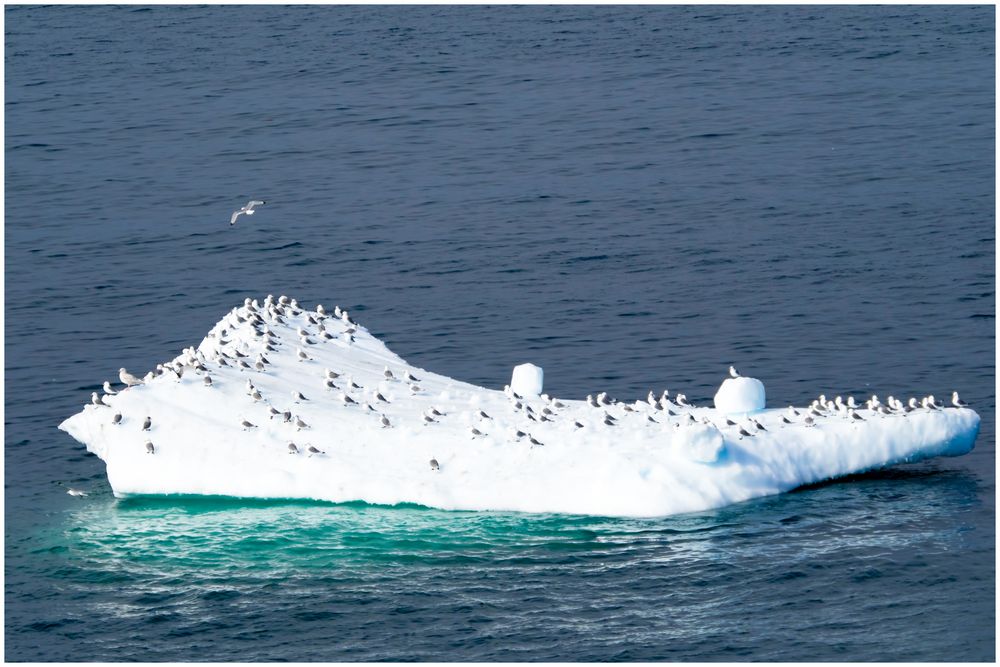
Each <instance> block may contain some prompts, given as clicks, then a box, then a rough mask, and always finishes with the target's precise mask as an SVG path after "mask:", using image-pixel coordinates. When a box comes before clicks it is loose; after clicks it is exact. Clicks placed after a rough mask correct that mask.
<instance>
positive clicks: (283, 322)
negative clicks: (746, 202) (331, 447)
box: [91, 200, 966, 472]
mask: <svg viewBox="0 0 1000 667" xmlns="http://www.w3.org/2000/svg"><path fill="white" fill-rule="evenodd" d="M261 204H263V202H260V201H256V200H254V201H251V202H249V203H248V204H247V206H246V207H244V209H246V210H241V211H237V212H236V213H234V217H233V219H234V220H235V219H236V216H237V214H239V213H241V212H242V213H247V214H251V213H252V212H253V206H254V205H261ZM358 331H359V325H358V324H357V323H356V322H355V321H354V320H353V319H352V318H351V316H350V314H349V313H348V312H347V311H346V310H342V309H341V308H340V307H339V306H338V307H336V308H334V310H333V312H332V313H328V312H327V311H326V310H325V309H324V307H323V306H322V305H319V306H317V307H316V308H315V309H314V310H307V309H305V308H304V307H302V306H300V305H299V303H298V302H297V301H296V300H295V299H290V298H288V297H287V296H280V297H278V298H277V299H275V298H274V297H273V295H268V296H267V298H265V299H264V300H263V302H262V303H258V302H257V301H256V300H254V299H249V298H247V299H245V301H244V303H243V307H242V308H234V309H233V310H232V311H230V313H229V314H228V315H227V316H226V317H225V318H223V321H222V322H220V323H219V325H217V326H216V327H215V328H214V329H213V331H212V332H210V333H209V334H208V336H207V337H206V342H207V343H208V344H207V345H206V344H204V343H203V344H202V346H201V347H200V348H198V349H195V348H194V347H191V348H186V349H185V350H184V351H183V352H182V354H181V355H180V356H178V357H177V358H176V359H174V360H173V361H171V362H169V363H166V364H159V365H157V367H156V369H155V370H154V371H150V372H149V373H147V374H146V375H145V376H144V377H142V378H139V377H137V376H135V375H133V374H131V373H129V372H128V371H127V370H126V369H125V368H121V369H120V370H119V373H118V378H119V380H120V381H121V384H122V385H124V387H122V388H115V387H113V386H112V385H111V383H110V382H104V383H103V386H102V388H103V395H102V394H101V393H98V392H93V393H92V394H91V405H92V408H93V409H98V410H108V411H109V423H110V424H111V425H112V426H114V427H116V428H128V424H129V423H130V422H131V420H132V418H133V417H134V418H135V422H134V423H136V424H141V427H140V428H139V429H138V430H139V432H140V433H141V434H142V435H143V436H145V437H144V438H143V437H138V436H137V438H136V439H137V440H138V441H139V442H142V443H143V445H142V446H143V447H144V451H145V453H146V454H149V455H156V454H157V451H158V450H157V447H156V445H154V443H153V438H155V433H156V426H155V422H154V420H153V416H152V415H125V414H123V413H122V412H121V411H116V410H115V409H114V405H115V403H116V402H118V400H119V399H120V398H121V397H122V395H123V394H125V393H126V392H128V391H129V390H130V389H132V388H134V387H137V386H141V385H143V384H146V383H149V382H153V381H157V380H161V379H172V380H174V381H180V380H181V379H182V378H183V377H187V376H189V375H190V374H194V375H196V376H199V377H200V378H201V380H200V382H199V383H198V384H199V385H201V386H202V387H204V390H205V391H215V390H217V388H218V387H219V386H222V385H223V384H226V385H228V383H230V382H231V378H232V377H233V374H234V373H236V372H238V373H240V374H243V375H245V376H246V379H245V382H244V383H243V384H244V393H245V395H246V399H245V400H246V403H245V405H243V406H241V407H240V408H239V410H240V416H239V421H238V422H237V423H234V424H233V427H237V426H238V427H239V428H240V429H241V430H242V431H245V432H253V431H258V430H260V428H261V423H260V421H261V419H265V420H266V421H267V422H268V423H269V424H271V425H270V426H269V429H271V430H272V431H273V430H274V428H284V429H287V434H288V436H290V437H292V438H293V437H294V436H295V434H298V433H302V432H306V433H309V432H312V425H311V424H310V420H311V419H312V417H310V416H309V415H310V414H314V412H312V411H319V410H322V409H323V408H322V405H323V403H324V402H325V403H326V404H327V405H329V403H328V401H329V399H327V400H326V401H319V402H317V401H316V400H315V397H314V396H313V393H314V391H315V392H321V393H323V394H324V395H329V396H330V397H331V398H332V399H333V400H334V401H336V402H337V403H339V404H340V405H341V406H342V408H343V409H346V410H351V411H352V412H353V413H354V414H355V415H356V418H357V419H359V420H360V421H361V423H368V424H371V428H373V429H379V430H381V429H394V428H400V427H417V428H421V429H434V428H437V427H439V425H441V424H449V425H451V426H452V427H454V426H456V424H458V425H459V426H461V428H464V429H466V432H467V434H468V437H469V438H470V440H480V439H485V438H491V437H492V438H501V439H503V440H505V441H513V442H524V443H526V444H528V445H530V447H532V448H534V447H544V446H545V442H544V441H543V439H542V437H543V436H544V437H546V438H549V437H562V436H561V435H560V433H559V431H558V429H560V428H564V429H565V430H566V431H568V432H573V431H581V430H584V431H587V430H592V429H612V430H613V429H619V428H621V426H622V424H625V423H629V424H632V425H635V424H640V425H644V426H645V427H648V428H669V427H672V428H674V429H680V428H683V427H685V426H694V425H698V424H704V425H709V426H712V427H714V428H716V429H718V430H719V431H720V432H722V433H724V434H728V436H729V437H731V438H734V439H743V438H751V437H759V436H760V435H761V434H763V433H767V432H770V431H776V430H780V429H782V428H789V427H793V426H796V425H800V426H804V427H808V428H813V427H816V426H820V425H821V424H823V423H828V422H829V421H830V420H842V421H847V422H849V423H854V424H858V423H860V422H865V421H869V420H873V419H880V418H894V417H901V418H905V417H906V416H907V415H909V414H911V413H913V412H914V411H934V410H941V409H943V408H944V407H946V406H945V405H944V404H943V403H941V402H939V401H938V400H937V399H936V398H935V397H934V396H932V395H931V396H926V397H923V398H921V399H917V398H910V399H908V400H907V401H906V402H903V401H901V400H898V399H896V398H895V397H893V396H889V397H887V398H886V399H885V401H884V402H883V401H882V400H880V399H879V397H878V396H876V395H873V396H871V397H870V398H869V399H868V400H866V401H865V402H864V403H858V402H856V401H855V399H854V397H853V396H848V397H847V398H846V399H844V398H843V397H841V396H836V397H834V398H833V400H828V399H827V398H826V396H825V395H821V396H819V397H818V398H817V399H816V400H814V401H812V403H811V404H810V405H809V407H807V408H802V409H798V408H795V407H793V406H789V408H788V410H787V411H786V412H784V413H781V411H768V412H767V413H762V414H759V415H757V416H753V415H743V416H740V417H735V416H729V417H727V416H725V415H721V414H720V413H718V412H717V411H715V410H710V409H707V408H703V407H698V406H696V405H694V404H693V403H692V402H691V401H689V400H688V399H687V397H686V396H685V395H684V394H683V393H674V394H673V395H671V393H670V391H668V390H666V389H665V390H663V391H662V392H661V393H660V394H659V395H657V394H655V393H654V392H653V391H650V392H649V393H648V394H647V396H646V398H645V399H644V400H636V401H632V402H622V401H619V400H617V399H615V398H613V397H611V396H609V395H608V393H607V392H600V393H597V394H590V395H588V396H587V397H586V399H585V400H584V401H583V402H582V404H583V405H586V406H588V407H587V408H584V407H582V405H581V403H579V402H576V401H572V402H570V401H565V402H564V401H562V400H559V399H556V398H554V397H550V396H548V395H547V394H542V395H541V396H533V397H527V396H521V395H519V394H518V393H516V392H515V391H514V390H512V389H511V387H510V386H506V387H504V390H503V395H504V397H505V399H506V406H505V407H504V408H503V410H502V413H501V414H496V410H497V407H496V405H497V404H494V407H491V408H490V410H491V411H492V412H494V414H490V413H489V412H487V411H486V410H484V409H480V408H476V409H474V410H472V411H464V410H461V409H457V410H453V409H450V408H449V409H446V408H445V407H442V405H439V404H436V403H434V402H433V397H432V396H431V392H430V391H429V390H428V389H425V388H424V387H423V386H422V384H421V383H423V382H425V380H424V379H423V378H421V377H418V376H417V375H415V374H414V371H413V370H412V369H410V368H390V367H389V366H388V365H385V366H384V368H383V370H382V372H381V374H380V376H377V377H375V378H374V381H371V380H367V379H365V380H362V379H360V377H358V376H356V375H355V374H353V373H357V372H358V371H356V370H355V371H353V373H352V370H351V369H349V368H335V369H331V368H323V369H322V370H320V369H319V368H317V369H316V370H315V371H310V370H308V369H306V370H305V371H304V372H303V373H302V376H305V377H308V376H310V375H313V376H314V377H315V385H314V390H310V389H309V388H308V387H306V388H303V389H295V390H293V391H291V392H290V393H288V394H285V395H278V394H276V393H275V392H274V391H272V390H265V389H264V387H263V386H260V385H259V384H258V383H255V382H254V380H255V379H256V378H257V377H259V376H269V375H272V376H273V377H276V376H274V375H273V374H272V371H271V368H272V366H273V363H274V360H275V359H277V358H281V357H287V358H288V359H290V360H292V359H294V363H293V365H296V366H297V365H298V364H299V363H301V364H304V365H306V366H309V365H317V366H318V364H316V362H315V357H316V356H323V355H318V354H316V353H311V351H313V350H319V349H320V347H321V346H323V345H325V344H330V343H331V342H332V343H334V344H336V345H338V346H341V347H342V348H347V349H350V347H351V345H352V344H353V343H354V342H355V340H356V334H358ZM366 333H367V332H366ZM213 373H214V374H215V376H214V377H213ZM362 374H363V375H366V376H367V375H369V374H371V373H370V371H364V372H363V373H362ZM729 375H730V377H732V378H738V377H741V376H740V374H739V372H738V371H737V370H736V369H735V368H734V367H732V366H731V367H730V368H729ZM220 378H221V379H220ZM261 384H267V383H264V382H261ZM400 401H401V402H403V403H404V404H408V405H409V406H411V407H412V406H413V405H417V404H426V405H427V408H426V409H425V410H422V411H421V412H420V413H419V422H416V423H413V421H412V419H414V417H413V416H409V417H408V416H406V413H403V414H396V413H393V411H392V410H393V408H392V406H393V404H394V403H396V402H400ZM951 405H952V406H954V407H966V403H964V402H962V401H961V400H960V398H959V396H958V393H957V392H955V393H953V395H952V399H951ZM261 406H264V408H266V413H264V414H261V417H256V416H254V415H255V414H260V412H259V411H260V409H261ZM311 406H315V407H311ZM588 410H589V411H588ZM303 411H305V413H303ZM358 415H360V417H357V416H358ZM394 415H395V416H394ZM494 415H496V416H497V417H499V419H496V418H495V417H494ZM133 428H134V427H133ZM335 435H336V434H333V433H314V437H316V438H325V439H327V440H329V439H330V438H333V437H334V436H335ZM292 438H289V439H288V441H287V442H286V445H285V448H284V451H286V452H287V453H288V455H292V456H298V455H302V454H304V455H305V456H308V457H313V456H325V455H326V451H325V450H324V449H320V448H319V447H317V446H315V445H314V444H311V443H308V442H306V443H301V442H295V440H294V439H292ZM429 467H430V469H431V470H432V471H434V472H439V471H441V469H442V466H441V464H440V462H439V461H438V460H437V459H436V458H432V459H431V460H430V462H429Z"/></svg>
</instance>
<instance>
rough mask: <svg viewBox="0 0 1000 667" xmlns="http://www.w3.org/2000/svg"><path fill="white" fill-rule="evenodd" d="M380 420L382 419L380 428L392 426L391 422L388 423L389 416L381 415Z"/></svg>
mask: <svg viewBox="0 0 1000 667" xmlns="http://www.w3.org/2000/svg"><path fill="white" fill-rule="evenodd" d="M381 421H382V428H390V427H391V426H392V424H390V423H389V418H388V417H386V416H385V415H382V420H381Z"/></svg>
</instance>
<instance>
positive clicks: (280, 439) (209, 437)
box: [59, 297, 979, 516]
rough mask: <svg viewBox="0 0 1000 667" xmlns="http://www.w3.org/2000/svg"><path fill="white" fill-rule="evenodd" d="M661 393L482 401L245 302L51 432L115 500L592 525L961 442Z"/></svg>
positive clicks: (723, 395) (905, 425) (939, 452)
mask: <svg viewBox="0 0 1000 667" xmlns="http://www.w3.org/2000/svg"><path fill="white" fill-rule="evenodd" d="M523 372H524V371H522V373H523ZM122 377H123V381H124V379H129V381H132V380H137V379H136V378H128V376H127V375H126V374H124V373H123V375H122ZM740 380H744V379H743V378H740ZM515 384H516V386H519V387H525V386H527V387H538V388H540V386H541V369H537V382H536V381H535V379H533V377H531V376H528V377H527V379H525V378H524V377H523V376H522V377H521V378H520V379H518V380H517V382H516V383H515ZM757 385H759V388H758V386H757ZM744 386H745V387H748V389H746V390H745V391H744V390H741V389H740V387H744ZM105 387H106V388H107V385H105ZM723 389H724V390H725V391H720V395H719V396H717V400H718V401H720V403H719V405H720V406H722V407H723V408H725V407H726V406H727V405H728V406H733V405H738V406H741V407H740V408H739V409H744V410H745V409H747V407H748V406H752V405H754V404H755V402H756V401H760V402H762V401H763V397H764V389H763V385H762V384H760V383H759V382H756V381H753V382H736V381H731V382H729V384H728V385H724V386H723ZM758 390H759V395H758V393H757V392H758ZM741 392H743V393H741ZM677 398H678V397H673V396H667V397H662V396H661V397H656V396H653V395H652V394H651V395H650V396H649V397H647V399H646V400H640V401H635V402H631V403H625V402H618V401H611V400H610V399H608V398H606V397H604V396H603V395H602V396H600V397H599V398H595V397H588V399H589V400H587V401H580V400H568V399H555V398H551V397H548V396H546V395H544V394H542V395H541V396H537V395H534V396H528V395H525V396H520V395H517V394H514V392H513V390H511V389H509V388H508V389H506V390H505V391H498V390H491V389H485V388H483V387H477V386H475V385H471V384H468V383H464V382H460V381H458V380H453V379H451V378H448V377H445V376H442V375H437V374H435V373H431V372H428V371H426V370H424V369H418V368H415V367H413V366H410V365H409V364H407V363H406V362H405V361H404V360H403V359H401V358H399V357H398V356H396V355H395V354H393V353H392V352H391V351H390V350H389V349H388V348H387V347H386V346H385V345H384V344H383V343H382V342H381V341H380V340H378V339H376V338H375V337H373V336H372V335H371V334H370V333H369V332H368V330H367V329H365V327H363V326H361V325H359V324H357V323H355V322H353V321H352V320H351V319H350V317H349V316H348V314H347V313H346V312H341V311H340V310H339V308H338V309H336V310H335V311H334V312H331V313H326V312H325V311H324V309H323V308H322V306H318V307H317V309H316V310H314V311H308V310H305V309H304V308H303V307H301V306H299V304H298V303H296V302H295V301H294V300H289V299H287V298H285V297H281V299H278V300H275V299H272V298H271V297H268V298H267V299H265V300H264V302H263V303H262V304H258V303H257V302H256V301H251V300H250V299H247V300H246V302H245V303H244V305H243V306H242V307H239V308H235V309H233V310H232V311H231V312H229V313H227V315H226V316H225V317H223V318H222V320H221V321H220V322H219V323H218V324H216V325H215V327H214V328H213V329H212V330H211V331H210V332H209V333H208V335H207V336H206V337H205V339H204V340H203V341H202V342H201V344H200V345H199V346H198V347H197V348H189V349H187V350H185V351H183V352H182V354H181V355H179V356H178V357H176V358H175V359H174V360H172V361H171V362H168V363H166V364H163V365H162V366H160V367H158V369H157V371H154V372H151V373H149V374H147V375H146V377H145V379H144V380H143V381H142V382H141V384H136V385H134V386H131V387H128V388H122V389H119V390H118V391H117V393H114V394H107V393H105V394H104V395H103V396H101V395H96V394H95V395H94V397H93V399H92V403H91V404H90V405H87V406H86V407H85V408H84V409H83V410H82V411H81V412H79V413H77V414H76V415H73V416H72V417H70V418H69V419H67V420H66V421H64V422H63V423H62V424H60V426H59V428H60V429H62V430H64V431H66V432H67V433H69V434H70V435H72V436H73V437H74V438H76V439H77V440H79V441H80V442H82V443H84V444H85V445H86V447H87V449H88V450H89V451H91V452H93V453H94V454H96V455H97V456H99V457H100V458H101V459H102V460H103V461H104V462H105V463H106V465H107V473H108V481H109V482H110V484H111V487H112V489H113V491H114V493H115V495H116V496H119V497H123V496H131V495H161V494H185V495H188V494H195V495H225V496H236V497H248V498H251V497H252V498H303V499H316V500H327V501H334V502H343V501H354V500H362V501H367V502H370V503H377V504H389V505H391V504H397V503H404V502H405V503H417V504H420V505H427V506H430V507H437V508H442V509H464V510H515V511H526V512H561V513H571V514H597V515H609V516H662V515H669V514H676V513H681V512H691V511H699V510H705V509H711V508H715V507H720V506H723V505H727V504H730V503H735V502H740V501H743V500H748V499H750V498H755V497H759V496H765V495H770V494H775V493H780V492H783V491H788V490H791V489H793V488H795V487H798V486H801V485H804V484H810V483H814V482H818V481H822V480H825V479H830V478H834V477H839V476H842V475H847V474H851V473H857V472H862V471H866V470H871V469H874V468H879V467H884V466H890V465H894V464H897V463H902V462H908V461H916V460H920V459H924V458H928V457H933V456H958V455H961V454H965V453H967V452H969V451H970V450H971V449H972V447H973V444H974V442H975V438H976V435H977V434H978V432H979V416H978V415H977V414H976V413H975V412H973V411H972V410H970V409H967V408H935V407H919V406H918V407H916V409H907V410H903V409H899V410H885V408H882V409H881V410H882V411H881V412H880V411H879V408H877V407H876V409H866V408H864V407H863V406H862V407H861V408H860V409H858V410H857V411H856V412H854V411H848V410H847V409H838V408H836V407H834V405H833V403H829V404H827V403H826V401H825V399H824V401H823V405H829V409H826V408H824V407H822V406H819V407H817V408H814V409H813V411H812V412H811V413H810V412H807V410H808V408H800V409H798V410H797V412H798V414H796V413H795V411H793V410H792V409H789V408H785V409H771V410H766V409H764V410H756V411H754V412H752V413H732V412H730V413H724V412H722V411H721V410H719V409H717V408H709V407H687V406H685V405H682V404H683V403H684V402H685V401H684V400H683V399H682V398H681V399H680V403H681V404H678V402H676V400H677ZM95 400H96V403H95V402H94V401H95ZM748 401H749V402H748ZM838 402H839V401H838ZM102 404H103V405H102ZM855 415H856V416H855ZM807 417H808V418H807ZM147 421H148V424H147V423H146V422H147ZM758 425H759V426H758ZM761 427H762V428H761Z"/></svg>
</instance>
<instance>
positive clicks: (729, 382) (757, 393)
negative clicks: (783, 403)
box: [715, 377, 764, 414]
mask: <svg viewBox="0 0 1000 667" xmlns="http://www.w3.org/2000/svg"><path fill="white" fill-rule="evenodd" d="M715 409H716V410H718V411H719V412H722V413H724V414H745V413H748V412H756V411H757V410H763V409H764V383H763V382H761V381H760V380H757V379H755V378H747V377H738V378H728V379H726V380H725V381H723V383H722V386H721V387H719V391H717V392H716V393H715Z"/></svg>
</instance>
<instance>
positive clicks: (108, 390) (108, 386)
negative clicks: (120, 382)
mask: <svg viewBox="0 0 1000 667" xmlns="http://www.w3.org/2000/svg"><path fill="white" fill-rule="evenodd" d="M104 393H105V394H107V395H108V396H114V395H115V394H117V393H118V392H117V391H115V390H114V389H112V388H111V383H110V382H108V381H107V380H105V381H104Z"/></svg>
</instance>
